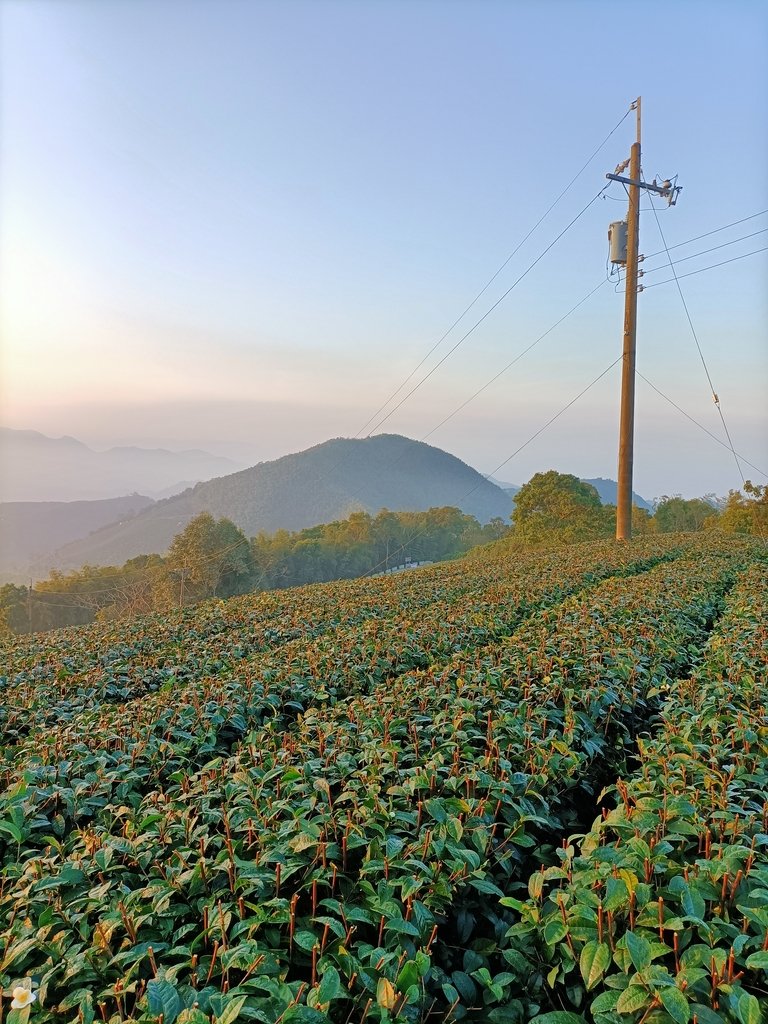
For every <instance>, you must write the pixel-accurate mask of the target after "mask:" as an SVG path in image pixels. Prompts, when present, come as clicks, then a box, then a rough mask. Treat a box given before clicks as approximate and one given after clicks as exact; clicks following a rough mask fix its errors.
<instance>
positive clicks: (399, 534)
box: [0, 470, 768, 633]
mask: <svg viewBox="0 0 768 1024" xmlns="http://www.w3.org/2000/svg"><path fill="white" fill-rule="evenodd" d="M615 516H616V509H615V507H614V506H613V505H603V504H602V502H601V500H600V496H599V494H598V493H597V491H596V489H595V488H594V487H593V486H592V485H591V484H588V483H585V482H584V481H582V480H579V479H578V478H577V477H575V476H572V475H570V474H567V473H558V472H556V471H555V470H550V471H549V472H546V473H537V474H536V475H535V476H533V477H532V478H531V480H529V481H528V483H527V484H525V485H524V486H523V487H522V488H521V489H520V490H519V491H518V492H517V494H516V495H515V506H514V510H513V512H512V515H511V517H510V518H511V525H510V524H508V523H505V522H504V521H503V520H501V519H494V520H492V521H491V522H490V523H489V524H487V525H486V526H482V525H481V524H480V523H479V522H478V521H477V520H476V519H475V518H474V517H473V516H470V515H466V514H465V513H463V512H461V510H460V509H457V508H450V507H445V508H432V509H429V510H428V511H426V512H391V511H389V510H387V509H383V510H382V511H381V512H379V513H378V515H376V516H371V515H370V514H369V513H367V512H353V513H352V514H351V515H350V516H349V517H348V518H347V519H344V520H340V521H337V522H333V523H326V524H323V525H321V526H313V527H310V528H309V529H305V530H300V531H297V532H289V531H288V530H278V531H277V532H276V533H272V534H267V533H259V534H258V535H257V536H256V537H252V538H250V539H249V538H247V537H246V536H245V534H244V533H243V532H242V530H240V529H239V528H238V527H237V526H236V525H235V524H234V523H233V522H232V521H231V520H229V519H226V518H222V519H218V520H217V519H214V517H213V516H212V515H210V514H209V513H207V512H203V513H201V514H200V515H198V516H196V517H195V518H194V519H193V520H191V522H189V523H188V524H187V526H186V527H185V528H184V529H183V530H182V531H181V532H180V533H179V534H177V535H176V537H175V538H174V540H173V542H172V544H171V547H170V549H169V551H168V554H167V555H165V556H160V555H140V556H138V557H137V558H131V559H129V560H128V561H127V562H126V563H125V564H124V565H122V566H119V567H118V566H88V565H86V566H83V568H82V569H79V570H77V571H75V572H70V573H62V572H60V571H58V570H54V571H53V572H51V574H50V576H49V578H48V579H47V580H44V581H42V582H39V583H37V584H35V585H34V586H33V587H32V588H28V587H24V586H16V585H14V584H10V583H9V584H6V585H5V586H3V587H0V633H2V632H5V633H28V632H34V631H38V630H47V629H55V628H57V627H60V626H73V625H84V624H86V623H88V622H93V621H94V620H96V619H99V620H105V621H109V620H112V619H121V618H126V617H130V616H133V615H140V614H147V613H151V612H165V611H168V610H169V609H171V608H176V607H184V606H187V605H191V604H195V603H197V602H198V601H202V600H205V599H207V598H211V597H220V598H225V597H232V596H234V595H236V594H244V593H249V592H252V591H256V590H271V589H276V588H280V587H291V586H298V585H300V584H305V583H323V582H327V581H330V580H336V579H350V578H352V577H358V576H364V575H367V574H369V573H377V572H391V571H394V570H396V569H399V568H403V567H407V566H410V565H414V564H420V563H422V562H436V561H443V560H445V559H450V558H457V557H460V556H462V555H464V554H466V553H467V552H469V551H470V550H472V549H481V548H485V547H486V546H487V545H488V544H490V543H491V542H493V544H494V550H496V551H499V550H508V551H522V550H526V549H535V548H538V547H551V546H557V545H561V544H572V543H578V542H582V541H590V540H599V539H603V538H609V537H612V536H613V535H614V530H615ZM632 529H633V532H634V533H637V534H641V533H651V532H658V533H679V532H690V531H697V530H705V529H720V530H725V531H728V532H733V533H743V534H752V535H755V536H762V537H764V538H766V539H768V486H765V487H764V486H760V485H755V484H752V483H751V482H749V481H747V482H746V484H745V486H744V491H743V493H742V492H741V491H731V492H730V494H729V495H728V497H727V498H724V499H719V500H718V499H716V498H714V497H713V496H712V495H708V496H706V497H705V498H690V499H686V498H682V497H681V496H680V495H664V496H663V497H662V498H660V499H658V500H657V502H656V503H655V507H654V511H653V513H651V512H649V511H648V510H647V509H643V508H639V507H638V506H634V507H633V511H632Z"/></svg>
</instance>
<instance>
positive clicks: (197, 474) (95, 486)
mask: <svg viewBox="0 0 768 1024" xmlns="http://www.w3.org/2000/svg"><path fill="white" fill-rule="evenodd" d="M241 466H242V463H240V464H238V463H236V462H233V461H232V460H231V459H227V458H224V457H223V456H220V455H211V454H210V453H209V452H204V451H199V450H197V449H191V450H188V451H182V452H171V451H167V450H166V449H164V448H139V447H137V446H135V445H131V446H120V447H116V448H110V449H108V450H107V451H103V452H100V451H95V450H94V449H93V448H89V447H88V445H87V444H84V443H83V442H82V441H78V440H77V438H74V437H69V436H64V437H58V438H56V437H48V436H47V435H45V434H41V433H39V432H38V431H36V430H14V429H12V428H11V427H0V501H3V502H8V501H92V500H100V499H103V498H118V497H123V496H125V495H126V494H132V493H134V492H135V493H140V494H147V495H149V496H150V497H156V496H158V495H160V494H163V493H166V494H167V493H168V490H169V489H171V490H173V491H174V493H178V491H179V490H181V489H183V487H184V483H183V481H189V480H195V481H197V480H210V479H211V477H214V476H221V475H222V474H223V473H229V472H232V471H234V470H237V469H240V468H241Z"/></svg>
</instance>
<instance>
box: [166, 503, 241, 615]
mask: <svg viewBox="0 0 768 1024" xmlns="http://www.w3.org/2000/svg"><path fill="white" fill-rule="evenodd" d="M253 567H254V566H253V556H252V554H251V546H250V544H249V542H248V540H247V538H246V536H245V534H244V533H243V532H242V530H240V529H238V527H237V526H235V524H234V523H233V522H232V520H231V519H218V520H217V519H214V518H213V516H212V515H211V514H210V512H201V513H200V515H198V516H195V518H194V519H192V520H191V521H190V522H189V523H187V525H186V527H185V528H184V529H183V530H182V531H181V533H179V534H177V535H176V536H175V537H174V539H173V543H172V544H171V547H170V550H169V552H168V556H167V558H166V560H165V573H164V580H163V583H162V584H161V587H160V589H161V590H162V591H163V592H164V594H165V597H166V602H167V603H168V604H180V605H181V604H193V603H194V602H195V601H203V600H205V598H208V597H229V596H231V595H232V594H237V593H242V592H243V590H245V589H247V587H248V583H249V581H250V577H251V575H252V573H253Z"/></svg>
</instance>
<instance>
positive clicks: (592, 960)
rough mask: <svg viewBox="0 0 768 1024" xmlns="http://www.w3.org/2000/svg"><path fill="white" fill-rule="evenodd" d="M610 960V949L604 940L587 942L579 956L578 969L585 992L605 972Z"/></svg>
mask: <svg viewBox="0 0 768 1024" xmlns="http://www.w3.org/2000/svg"><path fill="white" fill-rule="evenodd" d="M610 962H611V950H610V947H609V946H608V945H607V944H606V943H605V942H595V941H592V942H588V943H587V944H586V946H585V947H584V949H582V951H581V956H580V957H579V970H580V971H581V976H582V978H583V979H584V984H585V985H586V986H587V992H589V990H590V989H592V988H594V987H595V985H596V984H597V983H598V981H600V979H601V978H602V976H603V975H604V974H605V969H606V967H607V966H608V964H609V963H610Z"/></svg>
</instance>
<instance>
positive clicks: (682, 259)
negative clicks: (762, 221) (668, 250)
mask: <svg viewBox="0 0 768 1024" xmlns="http://www.w3.org/2000/svg"><path fill="white" fill-rule="evenodd" d="M766 231H768V228H760V230H759V231H752V232H751V233H750V234H748V235H741V237H740V238H732V239H731V240H730V242H722V243H721V244H720V245H713V246H712V248H711V249H702V250H701V252H694V253H692V254H691V255H690V256H681V257H680V259H679V260H675V261H674V263H670V264H664V265H662V266H660V267H652V268H651V269H650V270H643V275H644V276H647V275H648V274H655V273H656V271H657V270H665V269H666V267H667V266H675V267H676V266H678V264H680V263H685V261H686V260H695V259H696V258H697V257H698V256H706V255H707V253H710V252H717V250H718V249H725V247H726V246H728V245H736V243H737V242H744V241H746V239H748V238H754V237H755V235H764V234H765V233H766ZM655 255H657V256H658V253H655ZM650 258H651V257H650V256H647V257H646V259H650Z"/></svg>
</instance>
